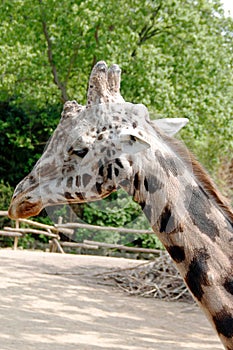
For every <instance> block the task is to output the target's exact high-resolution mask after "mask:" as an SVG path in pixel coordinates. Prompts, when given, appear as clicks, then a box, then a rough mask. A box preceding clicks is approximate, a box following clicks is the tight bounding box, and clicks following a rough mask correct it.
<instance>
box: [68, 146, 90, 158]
mask: <svg viewBox="0 0 233 350" xmlns="http://www.w3.org/2000/svg"><path fill="white" fill-rule="evenodd" d="M68 153H69V155H70V156H71V155H73V154H75V155H76V156H78V157H80V158H84V157H85V155H86V154H87V153H88V148H83V149H73V148H72V147H71V148H70V149H69V150H68Z"/></svg>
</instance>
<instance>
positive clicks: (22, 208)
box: [8, 197, 43, 220]
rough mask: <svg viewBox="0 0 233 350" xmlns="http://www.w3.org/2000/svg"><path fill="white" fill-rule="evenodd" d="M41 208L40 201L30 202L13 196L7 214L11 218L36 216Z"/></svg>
mask: <svg viewBox="0 0 233 350" xmlns="http://www.w3.org/2000/svg"><path fill="white" fill-rule="evenodd" d="M42 209H43V204H42V202H41V201H38V202H36V203H32V202H30V201H29V200H27V199H21V200H20V199H18V198H17V197H16V198H14V199H13V200H12V202H11V204H10V207H9V209H8V216H9V217H10V218H11V219H13V220H16V219H26V218H28V217H30V216H36V215H38V214H39V213H40V211H41V210H42Z"/></svg>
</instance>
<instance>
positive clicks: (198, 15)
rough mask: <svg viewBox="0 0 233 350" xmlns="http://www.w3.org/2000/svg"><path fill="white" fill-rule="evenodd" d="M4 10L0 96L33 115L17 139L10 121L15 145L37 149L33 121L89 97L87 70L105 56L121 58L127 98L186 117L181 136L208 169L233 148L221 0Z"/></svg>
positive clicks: (230, 24) (27, 4) (228, 36)
mask: <svg viewBox="0 0 233 350" xmlns="http://www.w3.org/2000/svg"><path fill="white" fill-rule="evenodd" d="M0 10H1V24H0V26H1V28H0V29H1V34H2V35H1V38H0V50H1V56H0V66H1V67H2V69H1V81H0V91H1V92H0V101H2V103H3V102H4V103H7V104H9V105H10V106H13V105H14V106H16V107H14V108H18V107H19V108H20V109H21V110H23V111H24V112H25V111H26V114H27V118H26V119H28V120H27V121H26V123H23V125H22V128H21V130H19V128H20V121H19V124H18V130H17V133H18V136H17V137H15V136H13V135H14V133H15V132H16V129H15V127H14V125H12V121H11V120H10V121H9V120H4V123H8V122H9V128H11V130H10V131H9V130H8V132H7V133H8V134H9V135H11V136H10V137H8V142H9V143H10V144H12V143H13V144H14V147H15V146H17V147H19V148H21V149H24V150H25V148H26V149H31V148H32V144H33V145H34V146H33V147H34V150H35V145H37V144H40V143H41V139H40V138H41V137H42V138H43V136H44V135H47V133H43V131H42V133H41V135H40V134H36V135H34V134H32V133H31V134H30V132H31V130H34V124H36V125H39V126H40V127H41V128H42V129H43V128H45V129H47V132H49V131H51V129H52V128H53V127H54V124H55V123H56V122H57V121H58V118H59V113H57V114H56V115H55V114H54V115H52V116H51V117H49V118H48V117H47V116H46V108H47V106H48V108H49V109H50V110H51V109H54V110H56V111H57V110H59V109H61V103H62V102H64V100H66V99H76V100H78V101H79V102H80V103H84V102H85V95H86V87H87V79H88V76H89V72H90V69H91V67H92V65H93V64H94V63H95V62H96V61H98V60H100V59H105V60H106V61H107V62H108V63H112V62H118V63H119V64H120V65H121V67H122V70H123V81H122V92H123V96H124V97H125V98H126V99H127V100H129V101H132V102H139V103H144V104H145V105H147V107H148V108H149V110H150V111H151V116H152V117H158V116H160V117H164V116H165V117H177V116H179V117H188V118H189V119H190V124H189V126H188V127H187V130H186V132H184V133H183V137H184V138H185V140H186V142H187V143H188V145H189V147H191V148H193V149H194V151H196V152H197V153H198V155H199V158H201V160H202V161H204V162H205V164H207V166H208V167H209V168H211V166H212V163H213V160H214V161H215V162H216V161H217V160H218V159H219V156H220V155H221V154H222V153H223V152H227V151H229V149H230V148H231V149H232V148H233V144H232V143H233V142H232V132H233V125H232V113H233V102H232V92H233V86H232V84H233V83H232V81H233V79H232V75H233V72H232V33H233V21H232V19H230V18H225V17H224V14H223V10H222V8H221V4H220V0H213V1H208V0H198V1H191V0H186V1H181V0H166V1H159V0H156V1H153V0H148V1H146V3H145V2H143V1H141V0H132V1H129V2H125V1H123V0H120V1H118V3H117V5H116V3H115V2H114V1H106V0H98V1H97V0H83V1H82V0H79V1H78V0H68V1H59V2H57V1H55V0H46V1H45V0H37V1H34V2H31V1H29V0H24V1H21V0H15V1H11V0H4V1H2V3H1V4H0ZM3 106H4V105H3ZM52 106H57V107H52ZM40 114H42V115H41V116H40ZM20 120H21V119H20ZM39 120H40V121H39ZM41 120H42V122H41ZM3 130H5V129H4V128H3ZM42 134H43V136H42ZM25 135H27V137H26V136H25ZM28 135H29V136H28ZM32 139H33V141H32ZM193 140H195V141H193ZM43 142H44V139H43ZM32 151H33V150H32ZM33 153H34V152H32V154H33ZM29 163H30V164H31V161H30V162H29ZM27 167H28V163H27V165H26V167H25V172H27V170H26V168H27Z"/></svg>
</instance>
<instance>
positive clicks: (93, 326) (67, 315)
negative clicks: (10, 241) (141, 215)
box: [0, 250, 223, 350]
mask: <svg viewBox="0 0 233 350" xmlns="http://www.w3.org/2000/svg"><path fill="white" fill-rule="evenodd" d="M138 263H139V262H138V261H133V260H126V259H117V258H105V257H93V256H78V255H76V256H74V255H68V254H67V255H61V254H51V253H42V252H28V251H11V250H0V264H1V268H0V301H1V302H0V350H15V349H17V350H29V349H30V350H34V349H36V350H73V349H75V350H77V349H81V350H100V349H105V350H113V349H118V350H121V349H122V350H123V349H124V350H144V349H159V350H165V349H166V350H178V349H188V350H196V349H211V350H216V349H223V346H222V345H221V344H220V342H219V340H218V338H217V336H216V335H215V333H214V331H213V330H212V329H211V326H210V325H209V324H208V322H207V320H206V319H205V317H204V316H203V315H202V313H201V312H200V311H199V309H198V308H197V307H196V306H192V305H189V304H185V303H174V302H162V301H158V300H155V299H144V298H141V297H132V296H128V295H127V294H125V293H124V292H122V291H120V290H118V289H116V288H114V287H112V286H107V285H104V284H103V283H102V282H101V281H102V280H101V279H100V278H98V277H97V276H96V274H99V273H104V272H107V271H109V270H111V269H118V268H126V267H130V266H134V265H136V264H138Z"/></svg>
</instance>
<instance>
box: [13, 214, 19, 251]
mask: <svg viewBox="0 0 233 350" xmlns="http://www.w3.org/2000/svg"><path fill="white" fill-rule="evenodd" d="M15 228H19V220H18V219H16V220H15ZM18 239H19V237H17V236H16V237H15V238H14V250H17V247H18Z"/></svg>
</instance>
